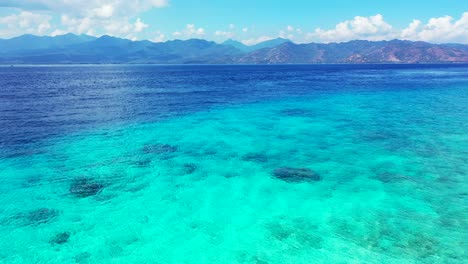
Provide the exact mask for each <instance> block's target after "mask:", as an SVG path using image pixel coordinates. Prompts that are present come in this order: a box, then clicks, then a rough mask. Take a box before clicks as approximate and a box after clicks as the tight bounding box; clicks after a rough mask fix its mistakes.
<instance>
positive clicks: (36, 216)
mask: <svg viewBox="0 0 468 264" xmlns="http://www.w3.org/2000/svg"><path fill="white" fill-rule="evenodd" d="M58 215H59V212H58V211H57V210H54V209H49V208H40V209H37V210H33V211H31V212H29V213H27V214H26V220H27V221H28V224H34V225H38V224H43V223H47V222H49V221H51V220H53V219H55V218H57V217H58Z"/></svg>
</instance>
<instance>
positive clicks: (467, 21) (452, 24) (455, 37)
mask: <svg viewBox="0 0 468 264" xmlns="http://www.w3.org/2000/svg"><path fill="white" fill-rule="evenodd" d="M399 37H400V38H402V39H408V40H421V41H428V42H435V43H444V42H459V43H468V12H465V13H463V14H462V16H461V18H460V19H459V20H454V18H453V17H451V16H444V17H438V18H431V19H429V21H428V22H427V24H425V25H423V23H422V22H421V21H420V20H416V19H415V20H413V22H411V23H410V24H409V25H408V27H407V28H405V29H403V30H402V31H401V34H400V36H399Z"/></svg>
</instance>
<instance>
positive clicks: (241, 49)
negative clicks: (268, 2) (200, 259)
mask: <svg viewBox="0 0 468 264" xmlns="http://www.w3.org/2000/svg"><path fill="white" fill-rule="evenodd" d="M104 63H109V64H320V63H323V64H325V63H349V64H365V63H369V64H371V63H403V64H412V63H468V45H465V44H431V43H427V42H421V41H418V42H413V41H406V40H391V41H366V40H354V41H349V42H343V43H328V44H323V43H309V44H296V43H293V42H291V41H289V40H287V39H282V38H278V39H273V40H269V41H265V42H262V43H259V44H257V45H254V46H247V45H244V44H243V43H241V42H238V41H235V40H227V41H225V42H223V43H215V42H212V41H207V40H202V39H189V40H172V41H167V42H160V43H155V42H151V41H147V40H143V41H131V40H128V39H122V38H116V37H111V36H102V37H99V38H97V37H92V36H88V35H74V34H66V35H60V36H55V37H50V36H34V35H23V36H19V37H16V38H11V39H0V64H104Z"/></svg>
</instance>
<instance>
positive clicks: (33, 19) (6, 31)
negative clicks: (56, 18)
mask: <svg viewBox="0 0 468 264" xmlns="http://www.w3.org/2000/svg"><path fill="white" fill-rule="evenodd" d="M51 19H52V17H50V16H48V15H44V14H39V13H38V14H34V13H31V12H29V11H22V12H20V13H19V14H13V15H9V16H4V17H0V36H2V37H14V36H17V35H18V33H21V34H36V35H42V34H45V33H46V32H47V31H48V30H49V29H50V28H51V25H50V21H51Z"/></svg>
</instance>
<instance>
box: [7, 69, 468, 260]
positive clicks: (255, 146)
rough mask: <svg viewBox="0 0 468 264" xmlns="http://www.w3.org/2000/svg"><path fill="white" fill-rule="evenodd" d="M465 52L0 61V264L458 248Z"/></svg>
mask: <svg viewBox="0 0 468 264" xmlns="http://www.w3.org/2000/svg"><path fill="white" fill-rule="evenodd" d="M467 175H468V65H270V66H267V65H258V66H248V65H236V66H227V65H174V66H163V65H68V66H15V67H10V66H8V67H6V66H4V67H0V193H1V195H0V237H1V239H0V263H161V264H162V263H177V264H179V263H258V264H260V263H262V264H265V263H270V264H274V263H281V264H285V263H294V264H296V263H298V264H300V263H304V264H305V263H307V264H310V263H395V264H396V263H398V264H400V263H466V260H467V259H468V254H467V252H466V249H467V248H468V245H467V241H468V197H467V195H468V191H467V190H468V179H467Z"/></svg>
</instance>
